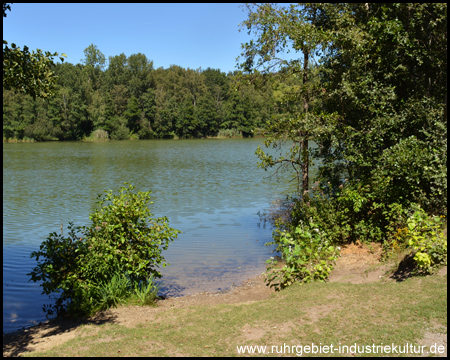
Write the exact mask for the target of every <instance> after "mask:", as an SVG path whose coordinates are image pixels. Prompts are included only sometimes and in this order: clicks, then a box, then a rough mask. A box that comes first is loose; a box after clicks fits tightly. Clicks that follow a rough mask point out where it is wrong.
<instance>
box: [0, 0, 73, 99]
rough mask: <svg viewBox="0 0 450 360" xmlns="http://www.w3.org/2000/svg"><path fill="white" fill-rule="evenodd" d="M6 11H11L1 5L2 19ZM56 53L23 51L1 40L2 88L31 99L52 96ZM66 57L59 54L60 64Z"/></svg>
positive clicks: (9, 8)
mask: <svg viewBox="0 0 450 360" xmlns="http://www.w3.org/2000/svg"><path fill="white" fill-rule="evenodd" d="M6 10H9V11H11V6H10V5H9V4H6V3H4V4H3V17H6V15H7V14H6ZM55 56H58V53H57V52H55V53H51V52H49V51H45V52H43V51H42V50H40V49H36V51H34V50H32V51H31V53H30V50H29V49H28V46H26V45H25V46H24V47H23V50H21V49H20V47H17V45H16V44H14V43H12V44H11V47H9V46H8V42H7V41H6V40H3V88H4V89H6V90H10V89H12V90H15V91H18V92H23V93H25V94H29V95H31V96H32V97H33V98H36V97H43V98H46V97H48V96H52V95H53V92H54V85H55V84H56V77H55V74H54V72H53V68H54V63H53V58H54V57H55ZM65 57H67V55H66V54H61V57H59V59H60V60H61V62H63V61H64V58H65Z"/></svg>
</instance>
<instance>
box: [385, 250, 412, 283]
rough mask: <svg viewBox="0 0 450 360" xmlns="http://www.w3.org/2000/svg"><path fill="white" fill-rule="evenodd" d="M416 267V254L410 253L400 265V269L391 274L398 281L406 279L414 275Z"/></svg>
mask: <svg viewBox="0 0 450 360" xmlns="http://www.w3.org/2000/svg"><path fill="white" fill-rule="evenodd" d="M415 269H416V264H415V262H414V255H413V254H408V255H406V256H405V257H404V258H403V260H402V261H401V262H400V264H399V265H398V269H397V270H395V272H394V273H393V274H392V275H391V276H390V278H391V279H394V280H395V281H397V282H400V281H404V280H406V279H408V278H411V277H413V276H414V275H413V271H414V270H415Z"/></svg>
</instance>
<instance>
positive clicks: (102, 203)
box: [28, 183, 180, 315]
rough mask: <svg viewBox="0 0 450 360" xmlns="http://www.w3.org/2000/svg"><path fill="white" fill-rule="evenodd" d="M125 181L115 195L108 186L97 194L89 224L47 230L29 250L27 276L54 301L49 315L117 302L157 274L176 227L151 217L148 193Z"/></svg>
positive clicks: (88, 310) (79, 312)
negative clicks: (30, 268)
mask: <svg viewBox="0 0 450 360" xmlns="http://www.w3.org/2000/svg"><path fill="white" fill-rule="evenodd" d="M125 184H126V185H128V187H121V188H120V190H119V194H117V195H116V194H114V193H113V192H112V191H111V190H109V191H107V192H106V194H105V195H103V196H102V195H99V200H98V202H97V204H98V206H97V208H96V210H95V211H94V213H93V214H91V215H90V220H91V224H90V226H81V227H75V226H73V224H72V223H70V224H69V233H68V236H67V237H64V236H63V235H62V234H61V235H58V234H57V233H55V232H54V233H51V234H50V235H49V237H48V238H47V239H46V240H45V241H44V242H43V243H42V244H41V246H40V249H39V251H35V252H33V253H32V254H31V257H35V258H36V261H37V262H38V265H37V266H36V267H35V268H34V269H33V271H32V272H31V273H30V274H28V275H30V276H31V279H30V280H32V281H35V282H36V281H41V282H42V284H41V285H42V287H43V293H44V294H47V295H51V296H53V297H54V298H55V300H56V301H55V304H54V305H49V306H46V307H45V310H46V311H47V313H48V314H49V315H51V314H53V311H54V310H55V311H56V312H57V313H61V312H65V311H68V312H69V313H70V314H72V315H83V314H89V313H91V312H92V311H93V310H95V308H96V307H100V308H102V307H105V306H114V305H117V303H118V300H117V299H119V298H124V297H126V293H129V292H132V291H133V290H135V289H137V286H141V285H136V284H147V288H149V287H150V289H151V288H152V285H150V284H153V279H154V278H160V277H161V273H160V272H159V271H158V270H157V269H156V267H159V266H161V265H162V266H163V267H165V266H166V265H167V264H166V263H165V259H164V257H163V256H162V255H161V252H162V250H166V249H167V248H168V245H169V243H170V242H171V241H173V240H174V238H176V237H177V236H178V233H179V232H180V231H179V230H175V229H172V228H170V227H169V221H168V219H167V218H166V217H161V218H156V219H155V218H153V217H152V214H151V212H150V210H149V209H148V207H147V204H148V203H150V204H152V202H150V193H151V191H147V192H137V193H133V192H132V190H133V189H134V187H133V185H131V184H127V183H125ZM40 258H41V260H40V261H39V259H40ZM124 278H126V281H125V280H124ZM149 279H150V280H149ZM121 289H122V290H121ZM108 294H109V295H108ZM111 294H112V295H111ZM58 295H59V296H58Z"/></svg>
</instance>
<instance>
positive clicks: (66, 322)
mask: <svg viewBox="0 0 450 360" xmlns="http://www.w3.org/2000/svg"><path fill="white" fill-rule="evenodd" d="M116 318H117V316H115V315H112V314H110V313H109V312H108V311H103V312H99V313H98V314H96V315H95V316H93V317H90V318H80V319H76V320H74V319H70V318H56V319H51V320H49V321H46V322H44V323H39V324H38V325H35V326H32V327H29V328H25V329H21V330H18V331H14V332H11V333H6V334H5V333H3V356H20V355H22V354H24V353H27V352H31V351H34V350H35V349H33V345H35V344H37V343H40V342H45V341H46V338H49V337H51V336H54V335H61V334H64V333H69V332H71V331H73V330H75V329H76V328H78V327H79V326H81V325H89V324H94V325H102V324H105V323H114V322H115V320H116Z"/></svg>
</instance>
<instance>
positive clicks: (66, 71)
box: [3, 45, 275, 141]
mask: <svg viewBox="0 0 450 360" xmlns="http://www.w3.org/2000/svg"><path fill="white" fill-rule="evenodd" d="M85 54H86V59H85V60H84V63H83V64H76V65H73V64H71V63H63V64H56V65H55V69H54V71H55V74H57V76H58V82H57V86H56V89H55V96H53V97H51V98H49V99H40V98H37V99H36V100H33V98H32V97H31V96H29V95H24V94H21V93H18V94H16V93H14V92H13V91H6V90H3V138H4V140H5V138H6V139H27V138H28V139H34V140H37V141H43V140H81V139H84V138H89V137H90V138H93V137H105V136H106V135H108V136H109V138H111V139H128V138H139V139H153V138H156V139H160V138H172V137H175V136H177V137H180V138H191V137H206V136H217V135H218V134H219V131H220V132H221V134H236V133H241V134H242V135H243V136H252V135H253V134H254V132H255V130H256V129H259V128H264V125H265V123H266V122H267V120H268V119H270V117H271V115H272V114H273V112H274V111H275V104H274V100H273V98H274V97H273V92H274V88H273V86H269V85H267V86H262V87H261V86H258V87H257V89H255V88H254V87H253V86H251V85H242V84H241V85H240V86H239V88H237V87H236V77H237V73H236V72H233V73H232V72H229V73H228V74H225V73H224V72H221V71H220V70H218V69H211V68H207V69H206V70H202V69H197V70H192V69H189V68H188V69H184V68H182V67H180V66H176V65H172V66H170V67H169V68H168V69H163V68H158V69H154V68H153V62H152V61H151V60H149V59H147V57H146V56H145V55H144V54H141V53H138V54H133V55H131V56H129V57H126V56H125V55H124V54H121V55H117V56H114V57H110V58H109V64H108V67H107V68H105V65H104V64H105V61H104V56H103V54H101V52H100V51H99V50H98V49H97V48H96V46H94V45H91V46H90V47H88V48H87V49H86V50H85ZM106 131H107V132H108V134H106Z"/></svg>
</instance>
